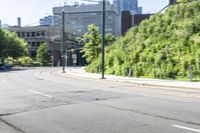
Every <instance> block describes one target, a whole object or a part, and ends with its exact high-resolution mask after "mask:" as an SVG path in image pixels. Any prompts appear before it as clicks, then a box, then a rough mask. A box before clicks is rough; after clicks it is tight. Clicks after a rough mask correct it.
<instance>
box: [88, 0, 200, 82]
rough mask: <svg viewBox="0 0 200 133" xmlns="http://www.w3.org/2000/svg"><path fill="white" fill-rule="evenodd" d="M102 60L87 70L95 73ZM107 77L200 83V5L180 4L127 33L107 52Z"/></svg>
mask: <svg viewBox="0 0 200 133" xmlns="http://www.w3.org/2000/svg"><path fill="white" fill-rule="evenodd" d="M100 57H101V56H99V58H98V59H97V60H96V61H94V62H92V63H91V65H89V66H88V68H87V69H86V70H87V71H93V72H94V71H95V70H96V67H97V66H99V65H100V64H101V61H100V60H101V58H100ZM105 63H106V64H105V65H106V67H105V68H106V73H109V74H115V75H127V68H131V69H132V76H133V77H150V78H161V79H169V78H171V79H180V78H188V75H189V69H188V68H189V67H190V66H192V67H193V73H194V76H195V78H199V79H200V2H199V1H194V0H193V1H190V0H180V3H179V4H175V5H172V6H171V7H170V8H169V9H167V10H166V12H165V13H163V14H161V13H158V14H155V15H153V16H151V18H150V19H149V20H144V21H143V22H142V23H141V24H140V25H139V26H138V27H135V28H132V29H130V30H129V31H128V32H127V33H126V35H125V36H124V37H119V38H118V39H117V40H116V41H115V42H114V43H113V44H112V45H111V46H109V47H107V48H106V61H105Z"/></svg>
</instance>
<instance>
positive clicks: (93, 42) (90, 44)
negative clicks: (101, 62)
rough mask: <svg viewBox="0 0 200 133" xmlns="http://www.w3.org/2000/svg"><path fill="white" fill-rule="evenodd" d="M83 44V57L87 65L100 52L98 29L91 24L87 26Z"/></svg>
mask: <svg viewBox="0 0 200 133" xmlns="http://www.w3.org/2000/svg"><path fill="white" fill-rule="evenodd" d="M83 37H84V39H85V44H84V46H83V50H82V52H83V54H84V55H83V57H85V58H86V60H87V62H88V63H91V62H92V61H94V60H95V59H96V58H97V57H98V55H99V53H100V51H101V35H100V32H99V28H98V27H97V26H96V25H94V24H91V25H89V26H88V32H86V33H85V34H84V35H83Z"/></svg>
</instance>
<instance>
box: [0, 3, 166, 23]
mask: <svg viewBox="0 0 200 133" xmlns="http://www.w3.org/2000/svg"><path fill="white" fill-rule="evenodd" d="M110 1H112V0H110ZM74 2H79V3H82V1H81V0H0V20H1V21H2V24H9V25H17V17H21V19H22V26H31V25H37V24H38V22H39V19H40V18H43V17H44V16H48V15H52V7H55V6H62V5H64V3H67V4H73V3H74ZM138 2H139V6H142V7H143V13H154V12H157V11H159V10H161V9H162V8H163V7H164V6H166V5H167V3H168V0H138Z"/></svg>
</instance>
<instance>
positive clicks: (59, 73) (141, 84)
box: [52, 71, 200, 91]
mask: <svg viewBox="0 0 200 133" xmlns="http://www.w3.org/2000/svg"><path fill="white" fill-rule="evenodd" d="M52 74H53V73H52ZM54 74H56V75H57V76H64V77H70V78H78V79H86V78H87V80H97V81H103V80H102V79H100V78H91V77H83V76H78V75H73V74H69V73H67V72H66V73H65V74H63V73H61V72H59V71H57V72H54ZM104 81H111V82H118V83H129V84H134V85H137V86H144V87H158V88H176V89H187V90H197V91H200V87H187V86H182V87H180V86H174V85H162V84H160V85H158V84H153V83H138V82H134V81H133V82H132V81H125V80H117V79H116V80H115V79H114V80H112V79H107V78H106V79H105V80H104Z"/></svg>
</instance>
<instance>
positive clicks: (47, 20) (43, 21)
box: [40, 15, 54, 26]
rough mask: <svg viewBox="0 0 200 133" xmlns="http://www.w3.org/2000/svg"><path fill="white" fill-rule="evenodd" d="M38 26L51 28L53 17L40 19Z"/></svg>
mask: <svg viewBox="0 0 200 133" xmlns="http://www.w3.org/2000/svg"><path fill="white" fill-rule="evenodd" d="M40 25H46V26H53V25H54V17H53V16H52V15H49V16H46V17H44V18H41V19H40Z"/></svg>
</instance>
